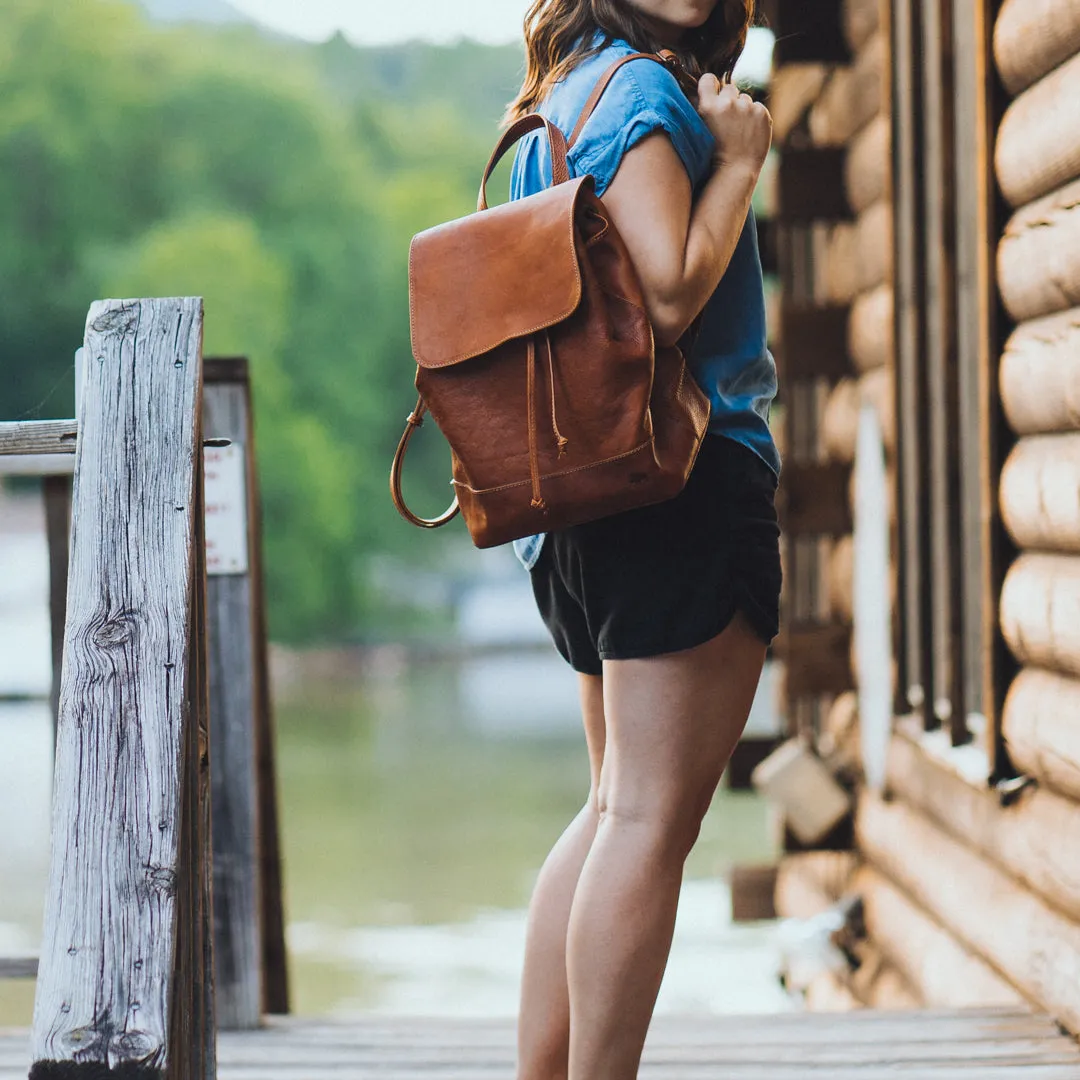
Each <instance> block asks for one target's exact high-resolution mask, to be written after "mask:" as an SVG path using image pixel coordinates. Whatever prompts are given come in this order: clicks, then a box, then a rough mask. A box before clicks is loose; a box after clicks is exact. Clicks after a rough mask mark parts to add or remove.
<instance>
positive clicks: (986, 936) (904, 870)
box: [856, 794, 1080, 1032]
mask: <svg viewBox="0 0 1080 1080" xmlns="http://www.w3.org/2000/svg"><path fill="white" fill-rule="evenodd" d="M856 831H857V835H858V838H859V842H860V847H861V849H862V850H863V851H864V852H865V854H866V856H867V858H868V860H869V861H870V862H872V863H873V864H874V865H876V866H878V867H880V868H881V869H882V870H883V871H884V872H885V873H886V874H888V876H889V877H890V878H892V879H893V881H895V882H896V883H897V884H898V885H900V886H901V887H902V888H903V889H904V890H905V891H906V892H907V893H908V894H909V895H910V896H911V897H913V898H914V899H915V900H916V901H917V902H919V903H920V904H922V905H923V906H924V907H926V908H927V910H928V911H929V912H930V914H931V915H933V916H934V917H935V918H936V919H937V920H938V921H939V922H940V923H942V925H944V926H945V927H947V928H948V929H949V931H950V932H951V933H952V934H953V935H954V936H955V937H956V938H957V939H958V940H959V941H961V942H962V943H963V944H964V945H966V946H967V947H968V948H969V949H971V950H973V951H974V952H975V953H976V954H977V955H979V956H981V957H983V958H984V959H985V960H987V961H988V962H989V963H990V964H991V965H992V966H993V967H994V969H995V970H997V971H998V972H999V973H1000V974H1001V975H1003V976H1005V978H1007V979H1008V981H1009V982H1010V983H1012V985H1013V986H1015V987H1016V988H1017V989H1018V990H1019V991H1020V992H1021V993H1022V994H1023V995H1024V996H1025V997H1026V998H1027V999H1028V1000H1029V1001H1033V1002H1035V1003H1036V1004H1037V1005H1038V1006H1039V1007H1040V1008H1043V1009H1046V1010H1047V1011H1049V1012H1050V1013H1051V1014H1052V1015H1054V1016H1056V1017H1057V1018H1058V1019H1059V1020H1060V1021H1061V1023H1062V1024H1064V1025H1065V1027H1067V1028H1068V1029H1069V1030H1070V1031H1073V1032H1076V1031H1077V1030H1080V981H1078V980H1076V979H1075V978H1073V977H1072V976H1071V974H1070V973H1071V972H1075V971H1077V970H1080V925H1077V924H1076V923H1075V922H1073V921H1072V920H1071V919H1069V918H1067V917H1066V916H1064V915H1062V914H1061V913H1059V912H1058V911H1057V910H1055V909H1054V908H1052V907H1050V905H1048V904H1047V903H1045V901H1043V900H1041V899H1039V898H1038V897H1037V896H1036V895H1035V894H1034V893H1032V892H1031V891H1030V890H1028V889H1027V888H1025V887H1024V886H1023V885H1020V884H1019V883H1018V882H1017V881H1016V880H1015V879H1014V878H1012V877H1010V876H1009V875H1008V874H1007V873H1005V872H1004V871H1003V870H1000V869H998V868H997V867H996V866H994V865H993V863H991V862H990V861H989V860H987V859H985V858H983V857H982V856H980V855H978V854H977V853H976V852H974V851H973V850H972V849H971V848H969V847H967V846H966V845H964V844H962V843H960V842H959V841H957V840H954V839H953V838H952V837H950V836H949V835H948V834H946V833H945V832H944V831H943V830H941V829H939V828H938V827H937V826H936V825H934V824H933V823H932V822H931V821H930V819H929V818H927V817H924V816H923V815H922V814H920V813H919V812H918V811H916V810H914V809H912V808H911V807H909V806H908V805H907V804H906V803H903V802H901V801H899V800H893V801H891V802H884V801H883V800H881V799H880V798H878V797H877V796H875V795H871V794H864V795H863V797H862V799H861V800H860V803H859V810H858V814H857V816H856Z"/></svg>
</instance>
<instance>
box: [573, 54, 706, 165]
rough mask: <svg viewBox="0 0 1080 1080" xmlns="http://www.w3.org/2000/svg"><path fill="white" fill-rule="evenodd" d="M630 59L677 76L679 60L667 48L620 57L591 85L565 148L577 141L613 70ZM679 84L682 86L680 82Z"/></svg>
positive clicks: (607, 84) (605, 88) (611, 76)
mask: <svg viewBox="0 0 1080 1080" xmlns="http://www.w3.org/2000/svg"><path fill="white" fill-rule="evenodd" d="M631 60H652V61H653V63H656V64H661V65H662V66H663V67H665V68H667V70H668V71H670V72H671V73H672V74H673V75H674V76H675V77H676V79H678V77H679V68H678V66H677V65H678V63H679V61H678V60H677V58H676V56H675V54H674V53H673V52H669V51H668V50H667V49H665V50H664V51H663V52H660V53H641V52H639V53H631V54H630V55H629V56H622V57H620V58H619V59H618V60H616V61H615V63H614V64H612V65H611V67H609V68H608V69H607V71H605V72H604V74H603V75H601V76H600V81H599V82H598V83H597V84H596V86H595V87H593V92H592V93H591V94H590V95H589V97H588V100H587V101H586V102H585V105H584V107H583V108H582V110H581V116H579V117H578V122H577V124H576V126H575V127H574V130H573V131H572V132H571V133H570V138H569V139H568V140H567V143H566V146H567V149H572V148H573V146H574V143H576V142H577V141H578V138H579V137H580V136H581V132H582V130H583V129H584V127H585V125H586V124H587V123H588V121H589V117H590V116H592V114H593V113H594V112H595V111H596V106H597V105H599V104H600V99H601V98H602V97H603V96H604V91H605V90H607V88H608V86H609V85H610V84H611V80H612V79H613V78H614V77H615V72H617V71H618V70H619V68H621V67H622V66H623V64H629V63H630V61H631ZM679 85H680V86H682V83H681V82H680V84H679ZM684 89H685V88H684Z"/></svg>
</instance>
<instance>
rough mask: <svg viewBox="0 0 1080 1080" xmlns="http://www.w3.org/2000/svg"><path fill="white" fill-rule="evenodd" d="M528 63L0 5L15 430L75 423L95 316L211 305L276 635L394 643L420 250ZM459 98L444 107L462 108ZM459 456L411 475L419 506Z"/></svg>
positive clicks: (417, 555)
mask: <svg viewBox="0 0 1080 1080" xmlns="http://www.w3.org/2000/svg"><path fill="white" fill-rule="evenodd" d="M518 66H519V57H518V54H517V52H516V50H513V49H510V50H507V49H485V48H484V47H482V46H477V45H472V44H463V45H461V46H459V47H457V48H456V49H455V48H448V49H441V50H440V49H436V48H434V47H426V46H425V47H417V46H405V47H403V48H402V50H399V51H398V52H397V53H395V51H394V50H389V51H388V50H385V49H383V50H359V49H353V48H352V46H350V45H348V43H347V42H345V41H344V40H343V39H334V40H332V41H331V42H329V43H327V44H326V45H323V46H310V45H306V44H303V43H299V42H289V41H282V40H280V39H273V38H269V37H266V36H264V35H261V34H259V33H258V32H256V31H254V30H252V29H251V28H247V27H239V28H236V27H228V28H192V27H172V28H161V27H156V26H151V25H150V24H148V23H147V22H146V21H145V20H144V19H143V18H142V17H141V15H140V14H139V12H138V11H137V10H136V9H135V8H133V7H131V6H129V4H127V3H122V2H119V0H81V2H80V3H78V4H64V5H57V4H56V3H54V2H52V0H5V3H4V4H3V5H2V6H0V372H2V378H0V416H3V417H5V418H7V417H20V416H38V415H60V414H62V413H64V412H66V411H68V410H69V409H70V407H71V406H70V401H71V394H72V389H71V356H72V353H73V350H74V347H75V346H76V345H77V344H78V342H79V340H80V339H81V337H82V322H83V319H84V317H85V312H86V308H87V306H88V304H89V302H90V301H91V300H92V299H94V298H95V297H98V296H104V295H118V294H125V295H143V296H146V295H176V294H189V295H201V296H203V297H205V299H206V305H207V322H206V352H207V355H214V354H218V355H221V354H231V355H247V356H249V357H250V359H251V361H252V369H253V377H254V387H255V394H256V408H257V415H256V422H257V424H258V442H259V456H260V470H261V474H262V482H263V490H264V502H265V518H266V521H265V524H266V543H267V549H268V551H267V554H268V558H267V568H268V578H269V582H268V585H269V602H270V613H271V629H272V633H273V634H274V635H275V636H276V637H278V638H279V639H286V640H294V641H304V640H312V639H315V638H333V637H341V636H344V635H354V634H358V633H363V634H378V633H380V631H381V630H382V629H384V628H385V627H386V625H387V619H388V618H389V613H388V612H386V611H384V610H381V609H380V608H379V604H378V602H377V600H376V599H375V596H374V594H373V593H372V591H371V590H370V589H369V588H368V585H367V582H368V576H369V575H368V573H367V569H366V567H367V565H368V562H369V560H371V559H372V558H373V557H376V556H378V555H379V553H381V552H393V553H395V554H396V555H398V556H402V557H405V558H407V559H412V560H416V561H424V560H429V559H431V558H432V557H433V553H434V552H435V551H436V550H438V547H439V545H432V544H431V543H430V538H428V542H427V543H425V542H424V539H423V538H422V537H421V536H420V534H419V533H414V531H413V530H410V529H409V528H407V527H406V526H405V525H404V524H403V523H402V522H400V520H399V519H398V518H397V517H396V515H395V513H394V511H393V508H392V507H391V505H390V502H389V498H388V496H387V493H386V475H387V471H388V467H389V459H390V455H391V454H392V452H393V448H394V445H395V444H396V441H397V438H398V436H399V435H400V427H401V421H402V418H403V417H404V414H405V412H406V411H407V409H408V407H409V406H410V405H411V401H410V392H411V385H410V384H411V378H412V362H411V358H410V349H409V330H408V300H407V265H408V242H409V238H410V237H411V235H412V234H413V233H414V232H416V231H418V230H419V229H421V228H425V227H427V226H429V225H432V224H434V223H436V222H438V221H441V220H445V219H447V218H450V217H454V216H457V215H459V214H464V213H467V212H469V211H470V210H471V209H472V207H473V205H474V200H475V191H476V184H477V180H478V177H479V172H480V169H481V168H482V165H483V162H484V160H485V158H486V155H487V152H488V150H489V149H490V144H491V142H492V141H493V139H494V136H495V132H496V126H497V121H498V118H499V116H500V114H501V110H502V106H503V103H504V102H505V100H506V99H507V98H508V97H509V96H510V94H511V93H512V91H513V89H514V85H515V81H516V77H517V68H518ZM448 88H449V89H448ZM445 458H446V455H445V450H444V449H442V448H441V447H439V446H438V444H437V441H436V440H433V439H429V440H427V441H426V442H423V443H422V444H421V445H420V447H419V449H418V452H417V454H416V455H415V459H414V460H411V461H410V477H411V483H410V491H411V492H412V493H413V494H414V495H415V497H416V498H417V500H418V501H420V502H421V503H422V505H431V506H435V505H436V504H438V505H439V508H440V509H441V507H442V504H443V503H444V502H445V498H446V493H447V482H446V481H447V476H446V460H445Z"/></svg>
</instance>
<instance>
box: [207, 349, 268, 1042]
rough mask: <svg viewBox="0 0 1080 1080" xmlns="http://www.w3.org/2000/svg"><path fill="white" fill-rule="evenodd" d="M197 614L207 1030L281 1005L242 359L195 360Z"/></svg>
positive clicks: (241, 1024) (262, 643) (262, 645)
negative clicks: (208, 943) (198, 394)
mask: <svg viewBox="0 0 1080 1080" xmlns="http://www.w3.org/2000/svg"><path fill="white" fill-rule="evenodd" d="M203 426H204V430H205V432H206V434H207V436H208V437H209V438H211V439H214V440H216V439H218V438H222V439H227V440H228V442H229V445H228V446H224V447H208V448H207V450H206V457H205V462H206V553H207V573H208V578H207V615H208V623H209V625H208V634H209V664H210V714H211V716H212V717H213V723H212V725H211V754H210V759H211V763H212V765H211V791H212V796H211V797H212V805H213V818H214V954H215V962H216V974H215V986H216V992H217V1021H218V1026H219V1027H220V1028H222V1029H226V1030H236V1029H250V1028H257V1027H258V1026H259V1023H260V1020H261V1016H262V1013H263V1012H264V1011H266V1012H286V1011H287V1010H288V992H287V986H286V983H285V962H284V958H285V947H284V923H283V919H282V906H281V870H280V855H279V852H278V837H277V803H276V795H275V785H274V769H273V741H272V736H271V731H270V716H269V700H268V693H267V688H266V685H265V676H266V655H265V653H266V636H265V630H264V627H263V619H262V614H261V607H262V581H261V574H260V563H259V548H260V543H259V530H258V505H257V500H256V484H255V453H254V445H253V438H252V426H253V425H252V418H251V400H250V386H249V381H248V369H247V362H246V361H245V360H241V359H235V360H234V359H229V360H210V361H207V364H206V389H205V394H204V398H203Z"/></svg>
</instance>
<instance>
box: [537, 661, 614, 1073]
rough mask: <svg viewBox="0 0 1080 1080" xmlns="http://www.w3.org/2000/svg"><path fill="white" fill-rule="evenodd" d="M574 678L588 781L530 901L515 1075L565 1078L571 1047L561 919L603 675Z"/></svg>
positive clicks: (577, 854) (571, 885)
mask: <svg viewBox="0 0 1080 1080" xmlns="http://www.w3.org/2000/svg"><path fill="white" fill-rule="evenodd" d="M579 678H580V686H581V712H582V717H583V719H584V722H585V741H586V743H587V744H588V748H589V771H590V776H591V785H590V789H589V798H588V801H587V802H586V804H585V806H584V807H583V808H582V810H581V813H579V814H578V816H577V817H576V818H574V820H573V821H572V822H571V823H570V825H569V827H568V828H567V830H566V832H564V833H563V834H562V837H561V838H560V839H559V841H558V843H556V845H555V847H554V848H553V849H552V851H551V854H550V855H549V856H548V857H547V861H546V862H545V863H544V867H543V869H542V870H541V871H540V876H539V878H538V879H537V882H536V889H535V890H534V892H533V896H532V902H531V903H530V905H529V924H528V932H527V936H526V941H525V970H524V974H523V977H522V983H521V1011H520V1013H519V1019H518V1061H519V1066H518V1076H519V1077H520V1080H565V1078H566V1070H567V1057H568V1054H569V1049H570V998H569V994H568V992H567V986H566V925H567V922H568V920H569V918H570V904H571V902H572V901H573V898H574V890H575V888H576V887H577V881H578V876H579V875H580V873H581V867H582V864H583V863H584V862H585V857H586V856H587V855H588V853H589V847H590V846H591V844H592V841H593V837H594V836H595V835H596V825H597V822H598V820H599V815H598V813H597V801H596V800H597V791H598V787H599V782H600V765H601V763H602V761H603V758H604V681H603V679H602V678H601V677H600V676H599V675H581V676H580V677H579Z"/></svg>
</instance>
